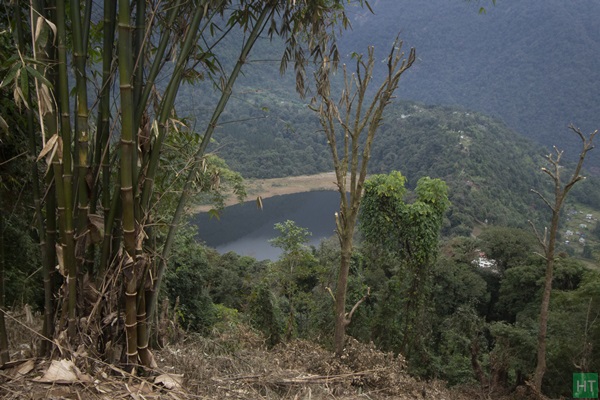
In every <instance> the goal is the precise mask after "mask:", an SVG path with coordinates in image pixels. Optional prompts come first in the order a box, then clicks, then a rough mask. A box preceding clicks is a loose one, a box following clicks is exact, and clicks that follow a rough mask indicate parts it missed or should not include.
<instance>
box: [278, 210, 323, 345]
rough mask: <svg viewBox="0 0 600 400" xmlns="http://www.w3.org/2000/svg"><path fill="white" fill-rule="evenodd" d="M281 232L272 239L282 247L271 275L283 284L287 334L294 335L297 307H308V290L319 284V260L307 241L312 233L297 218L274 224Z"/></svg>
mask: <svg viewBox="0 0 600 400" xmlns="http://www.w3.org/2000/svg"><path fill="white" fill-rule="evenodd" d="M275 230H277V231H279V236H278V237H276V238H275V239H272V240H270V242H271V244H272V245H273V246H275V247H279V248H281V249H282V250H283V254H282V255H281V256H280V258H279V260H278V261H277V262H275V263H273V264H272V266H271V268H272V274H273V275H272V276H271V277H270V278H271V279H272V280H273V281H274V282H275V283H276V285H277V286H278V287H280V288H281V291H282V294H283V296H284V297H285V298H286V300H287V303H288V320H287V326H286V338H287V339H290V338H292V337H293V336H294V333H295V332H296V328H297V321H296V320H297V318H298V317H299V313H298V311H299V310H298V309H299V308H307V307H309V306H308V305H307V304H306V302H307V301H308V300H309V298H308V297H307V296H306V294H308V293H310V291H311V290H312V289H313V288H314V286H315V285H316V284H317V276H316V271H315V269H316V264H317V260H316V259H315V257H314V255H313V253H312V251H311V250H310V248H309V247H308V246H307V245H306V244H307V243H308V240H309V239H308V238H309V237H310V235H311V233H310V232H309V231H308V230H307V229H306V228H302V227H300V226H298V225H296V223H295V222H294V221H290V220H287V221H285V222H282V223H276V224H275Z"/></svg>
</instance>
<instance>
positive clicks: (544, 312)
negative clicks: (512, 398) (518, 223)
mask: <svg viewBox="0 0 600 400" xmlns="http://www.w3.org/2000/svg"><path fill="white" fill-rule="evenodd" d="M569 128H570V129H571V130H572V131H573V132H574V133H575V134H577V136H578V137H579V139H580V140H581V144H582V147H581V153H580V154H579V162H578V163H577V166H576V167H575V170H574V171H573V174H572V175H571V178H570V179H569V181H568V182H567V184H565V185H564V186H563V184H562V182H561V177H560V172H561V170H562V166H561V165H560V161H561V158H562V154H563V152H562V151H559V150H558V149H556V147H555V148H554V150H555V154H554V155H552V154H550V155H548V156H546V159H547V160H548V162H549V164H550V168H542V171H543V172H544V173H546V174H547V175H548V176H550V178H551V179H552V181H553V183H554V201H553V202H550V201H549V200H548V199H547V198H546V197H545V196H544V195H542V194H541V193H540V192H538V191H536V190H532V191H533V192H534V193H536V194H537V195H538V196H540V197H541V199H542V200H543V201H544V203H545V204H546V206H548V208H550V210H551V211H552V220H551V224H550V235H549V237H548V236H547V234H548V232H547V231H546V232H544V235H543V236H542V235H540V234H539V232H538V231H537V229H535V226H534V225H533V224H531V225H532V227H533V229H534V232H535V235H536V237H537V239H538V242H539V243H540V245H541V246H542V248H543V249H544V259H545V260H546V277H545V279H544V291H543V293H542V304H541V307H540V319H539V330H538V348H537V365H536V367H535V373H534V375H533V386H534V389H535V390H536V391H537V392H538V393H541V392H542V381H543V379H544V374H545V373H546V335H547V332H548V316H549V311H550V294H551V293H552V280H553V276H554V251H555V248H556V233H557V232H558V223H559V219H560V210H561V208H562V206H563V204H564V201H565V198H566V197H567V194H568V193H569V191H570V190H571V189H572V188H573V185H575V184H576V183H577V182H579V181H581V180H583V179H584V177H583V176H581V175H580V173H581V168H582V167H583V162H584V160H585V156H586V155H587V152H588V151H590V150H591V149H593V148H594V146H593V140H594V136H596V133H598V131H597V130H596V131H594V132H593V133H592V134H590V136H589V138H586V137H585V136H584V135H583V133H581V131H580V130H579V129H577V128H575V127H573V126H570V127H569ZM530 223H531V221H530Z"/></svg>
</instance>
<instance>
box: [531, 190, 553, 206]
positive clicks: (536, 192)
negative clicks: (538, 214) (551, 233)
mask: <svg viewBox="0 0 600 400" xmlns="http://www.w3.org/2000/svg"><path fill="white" fill-rule="evenodd" d="M530 190H531V191H532V192H533V193H535V194H537V195H538V196H540V198H541V199H542V201H543V202H544V203H546V205H547V206H548V207H549V208H550V209H551V210H552V211H554V206H553V205H552V204H550V202H549V201H548V200H547V199H546V197H544V195H543V194H541V193H540V192H538V191H537V190H535V189H530Z"/></svg>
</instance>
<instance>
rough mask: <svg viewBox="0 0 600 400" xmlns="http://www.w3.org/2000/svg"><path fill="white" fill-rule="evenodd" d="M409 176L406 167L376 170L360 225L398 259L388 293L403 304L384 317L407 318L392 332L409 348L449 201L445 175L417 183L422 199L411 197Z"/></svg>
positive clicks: (427, 290) (415, 334)
mask: <svg viewBox="0 0 600 400" xmlns="http://www.w3.org/2000/svg"><path fill="white" fill-rule="evenodd" d="M405 181H406V179H405V178H404V176H402V174H400V172H397V171H393V172H391V173H390V174H388V175H374V176H373V177H371V178H370V179H369V180H368V181H367V182H366V184H365V194H364V199H363V203H362V209H361V213H360V231H361V233H362V235H363V237H364V240H365V241H366V242H368V243H372V244H374V245H375V246H376V247H377V248H379V249H380V254H383V258H384V259H387V258H390V257H391V258H393V259H396V260H398V261H397V262H398V263H399V268H398V269H397V270H396V271H394V276H393V278H392V279H391V280H390V283H389V289H390V291H389V292H388V294H387V296H388V298H389V299H391V298H395V299H396V300H395V302H396V303H398V302H399V304H396V306H391V307H389V308H388V312H386V313H384V314H383V315H381V316H380V318H379V321H380V324H383V325H385V322H384V321H386V320H393V319H394V318H395V319H398V318H401V320H399V322H398V328H400V329H399V330H396V331H394V333H392V334H393V335H397V336H398V338H397V339H395V340H396V341H400V342H399V346H397V347H396V348H395V350H396V351H400V352H402V353H404V354H407V352H408V350H409V349H411V347H412V346H413V344H414V343H415V341H416V340H418V336H419V332H418V329H417V327H416V326H417V325H418V320H419V318H420V317H419V316H422V315H423V311H424V305H425V299H426V298H427V296H428V294H429V293H430V290H431V288H430V282H431V281H430V279H431V268H432V265H433V263H434V261H435V259H436V257H437V253H438V252H437V246H438V241H439V234H440V229H441V226H442V222H443V216H444V212H445V211H446V209H447V207H448V205H449V202H448V194H447V186H446V184H445V183H444V181H442V180H440V179H431V178H429V177H424V178H421V179H420V180H419V182H418V183H417V187H416V189H415V194H416V199H414V201H413V202H412V203H406V202H405V200H404V196H405V187H404V184H405ZM384 304H385V302H384ZM382 306H383V305H382ZM383 325H382V326H381V329H380V331H381V332H383V331H384V328H383Z"/></svg>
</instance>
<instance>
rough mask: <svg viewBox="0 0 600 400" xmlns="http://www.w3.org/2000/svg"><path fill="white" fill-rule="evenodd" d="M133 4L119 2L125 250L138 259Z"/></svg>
mask: <svg viewBox="0 0 600 400" xmlns="http://www.w3.org/2000/svg"><path fill="white" fill-rule="evenodd" d="M129 13H130V7H129V1H127V0H120V1H119V22H118V29H119V47H118V48H119V80H120V92H121V168H120V169H121V172H120V173H121V207H122V216H123V242H124V245H125V250H126V251H127V253H128V254H129V255H130V256H131V257H135V247H136V243H135V242H136V240H135V239H136V238H135V219H134V205H133V173H134V166H133V152H134V151H135V146H134V145H135V143H134V141H133V139H134V129H135V128H134V126H133V111H134V108H133V87H132V82H131V76H132V60H131V57H132V52H131V29H132V27H131V22H130V15H129Z"/></svg>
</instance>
